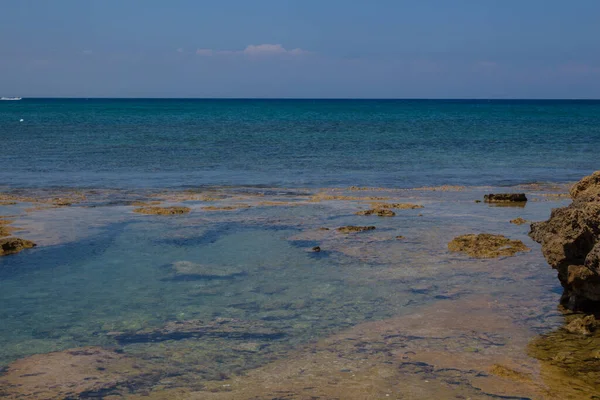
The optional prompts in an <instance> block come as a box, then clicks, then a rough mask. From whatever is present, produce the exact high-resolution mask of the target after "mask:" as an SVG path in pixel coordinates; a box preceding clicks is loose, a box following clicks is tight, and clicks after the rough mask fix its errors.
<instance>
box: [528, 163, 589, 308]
mask: <svg viewBox="0 0 600 400" xmlns="http://www.w3.org/2000/svg"><path fill="white" fill-rule="evenodd" d="M570 193H571V197H572V199H573V202H572V203H571V204H570V205H569V206H567V207H562V208H557V209H554V210H552V213H551V214H550V219H548V220H547V221H544V222H536V223H534V224H532V225H531V231H530V232H529V236H531V238H532V239H533V240H535V241H536V242H538V243H540V244H541V245H542V253H543V254H544V257H545V258H546V261H547V262H548V264H550V266H552V268H554V269H556V270H557V271H558V279H559V280H560V283H561V284H562V286H563V288H564V292H563V295H562V298H561V303H562V304H563V305H565V306H566V307H567V308H570V309H586V308H590V307H591V308H594V309H598V308H599V307H600V262H599V261H600V243H599V242H600V201H598V200H599V197H598V194H599V193H600V172H595V173H594V174H593V175H591V176H588V177H585V178H583V179H582V180H581V181H580V182H578V183H577V184H575V185H574V186H573V188H572V189H571V191H570Z"/></svg>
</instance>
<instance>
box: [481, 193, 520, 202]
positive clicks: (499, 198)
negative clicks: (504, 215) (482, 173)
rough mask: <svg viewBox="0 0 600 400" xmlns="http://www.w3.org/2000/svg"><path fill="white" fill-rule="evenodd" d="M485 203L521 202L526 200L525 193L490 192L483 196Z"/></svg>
mask: <svg viewBox="0 0 600 400" xmlns="http://www.w3.org/2000/svg"><path fill="white" fill-rule="evenodd" d="M483 201H485V202H486V203H523V202H526V201H527V196H525V193H495V194H494V193H490V194H486V195H485V196H483Z"/></svg>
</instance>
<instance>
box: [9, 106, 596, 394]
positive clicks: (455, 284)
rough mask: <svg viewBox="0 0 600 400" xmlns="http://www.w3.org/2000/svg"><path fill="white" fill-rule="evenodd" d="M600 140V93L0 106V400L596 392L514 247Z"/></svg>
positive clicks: (590, 350) (549, 285) (541, 272)
mask: <svg viewBox="0 0 600 400" xmlns="http://www.w3.org/2000/svg"><path fill="white" fill-rule="evenodd" d="M599 148H600V101H568V100H564V101H563V100H556V101H534V100H531V101H530V100H527V101H525V100H523V101H513V100H506V101H483V100H177V99H173V100H163V99H155V100H145V99H127V100H125V99H119V100H117V99H89V100H88V99H23V100H21V101H0V236H1V235H3V233H2V232H4V235H5V236H7V237H8V238H11V236H17V237H20V238H23V239H27V240H31V241H33V242H35V243H36V244H37V246H36V247H34V248H30V249H25V250H23V251H21V252H19V253H18V254H12V255H7V256H2V257H0V398H7V399H23V398H27V399H89V398H106V399H111V400H115V399H119V398H126V399H144V400H149V399H151V400H154V399H156V400H159V399H162V400H164V399H203V400H204V399H209V400H210V399H216V400H220V399H226V400H228V399H234V400H235V399H240V400H250V399H253V400H257V399H258V400H262V399H271V400H275V399H278V400H282V399H286V400H291V399H311V400H314V399H322V400H326V399H327V400H329V399H343V400H346V399H350V400H353V399H356V400H359V399H360V400H364V399H367V400H368V399H388V398H389V399H431V398H436V399H550V398H556V399H597V398H598V393H600V384H599V382H600V361H598V360H600V353H598V348H600V332H596V333H595V334H594V335H591V336H586V337H583V336H582V337H575V336H573V335H570V336H569V335H567V334H565V331H564V329H562V327H563V326H564V325H565V323H567V322H568V321H569V318H572V316H571V315H568V313H566V312H565V311H564V310H562V309H560V308H559V307H558V304H559V298H560V294H561V287H560V284H559V282H558V279H556V272H555V271H554V270H552V269H551V268H550V267H549V266H548V264H547V263H546V261H545V259H544V257H543V256H542V254H541V249H540V246H539V245H538V244H537V243H535V242H533V241H532V240H531V239H530V238H529V237H528V235H527V234H528V232H529V224H530V223H531V222H534V221H541V220H545V219H547V218H548V217H549V215H550V212H551V210H552V209H553V208H557V207H563V206H565V205H567V204H569V202H570V198H569V197H568V194H567V193H568V189H569V185H570V184H571V183H573V182H575V181H577V180H579V179H581V178H582V177H583V176H585V175H589V174H590V173H591V172H593V171H595V170H598V169H600V158H599V157H598V149H599ZM502 192H523V193H526V195H527V198H528V201H527V203H526V204H525V203H519V204H516V205H514V206H495V205H493V204H487V203H484V202H482V201H481V200H483V196H484V195H485V194H487V193H502ZM382 203H383V204H384V205H386V206H387V207H388V208H387V209H388V210H391V211H392V212H391V213H389V212H388V214H387V215H388V216H383V217H382V216H377V215H369V213H366V215H365V213H364V211H367V210H369V209H371V208H378V207H382ZM144 207H179V208H180V210H181V213H180V214H174V215H155V214H152V213H150V214H145V213H140V211H144ZM361 212H362V213H361ZM518 218H521V219H522V220H521V222H523V221H524V222H525V223H523V224H519V223H518V222H519V220H517V219H518ZM515 221H517V223H515ZM346 226H364V227H369V228H368V230H365V231H363V232H358V233H355V232H353V233H346V231H344V230H338V228H342V227H346ZM3 229H4V230H3ZM471 233H474V234H479V233H490V234H498V235H504V236H506V237H508V238H509V239H513V240H519V241H521V242H522V243H523V244H524V245H525V246H526V249H525V251H521V252H518V253H516V254H515V255H513V256H501V257H498V258H473V257H470V256H469V255H467V254H464V253H456V252H451V251H449V249H448V243H449V242H450V241H452V239H454V238H455V237H457V236H459V235H464V234H471ZM0 240H4V239H2V238H0ZM316 247H318V249H317V248H316ZM599 331H600V330H599ZM594 396H596V397H594Z"/></svg>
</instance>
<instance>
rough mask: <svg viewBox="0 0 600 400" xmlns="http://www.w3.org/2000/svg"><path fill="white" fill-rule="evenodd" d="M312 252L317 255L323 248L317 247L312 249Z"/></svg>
mask: <svg viewBox="0 0 600 400" xmlns="http://www.w3.org/2000/svg"><path fill="white" fill-rule="evenodd" d="M312 251H314V252H315V253H318V252H320V251H321V248H320V247H319V246H315V247H313V248H312Z"/></svg>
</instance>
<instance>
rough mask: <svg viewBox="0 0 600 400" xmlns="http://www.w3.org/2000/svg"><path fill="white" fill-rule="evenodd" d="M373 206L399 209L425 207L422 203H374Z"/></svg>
mask: <svg viewBox="0 0 600 400" xmlns="http://www.w3.org/2000/svg"><path fill="white" fill-rule="evenodd" d="M373 207H374V208H378V209H382V208H383V209H389V208H396V209H399V210H414V209H417V208H423V206H422V205H420V204H412V203H373Z"/></svg>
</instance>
